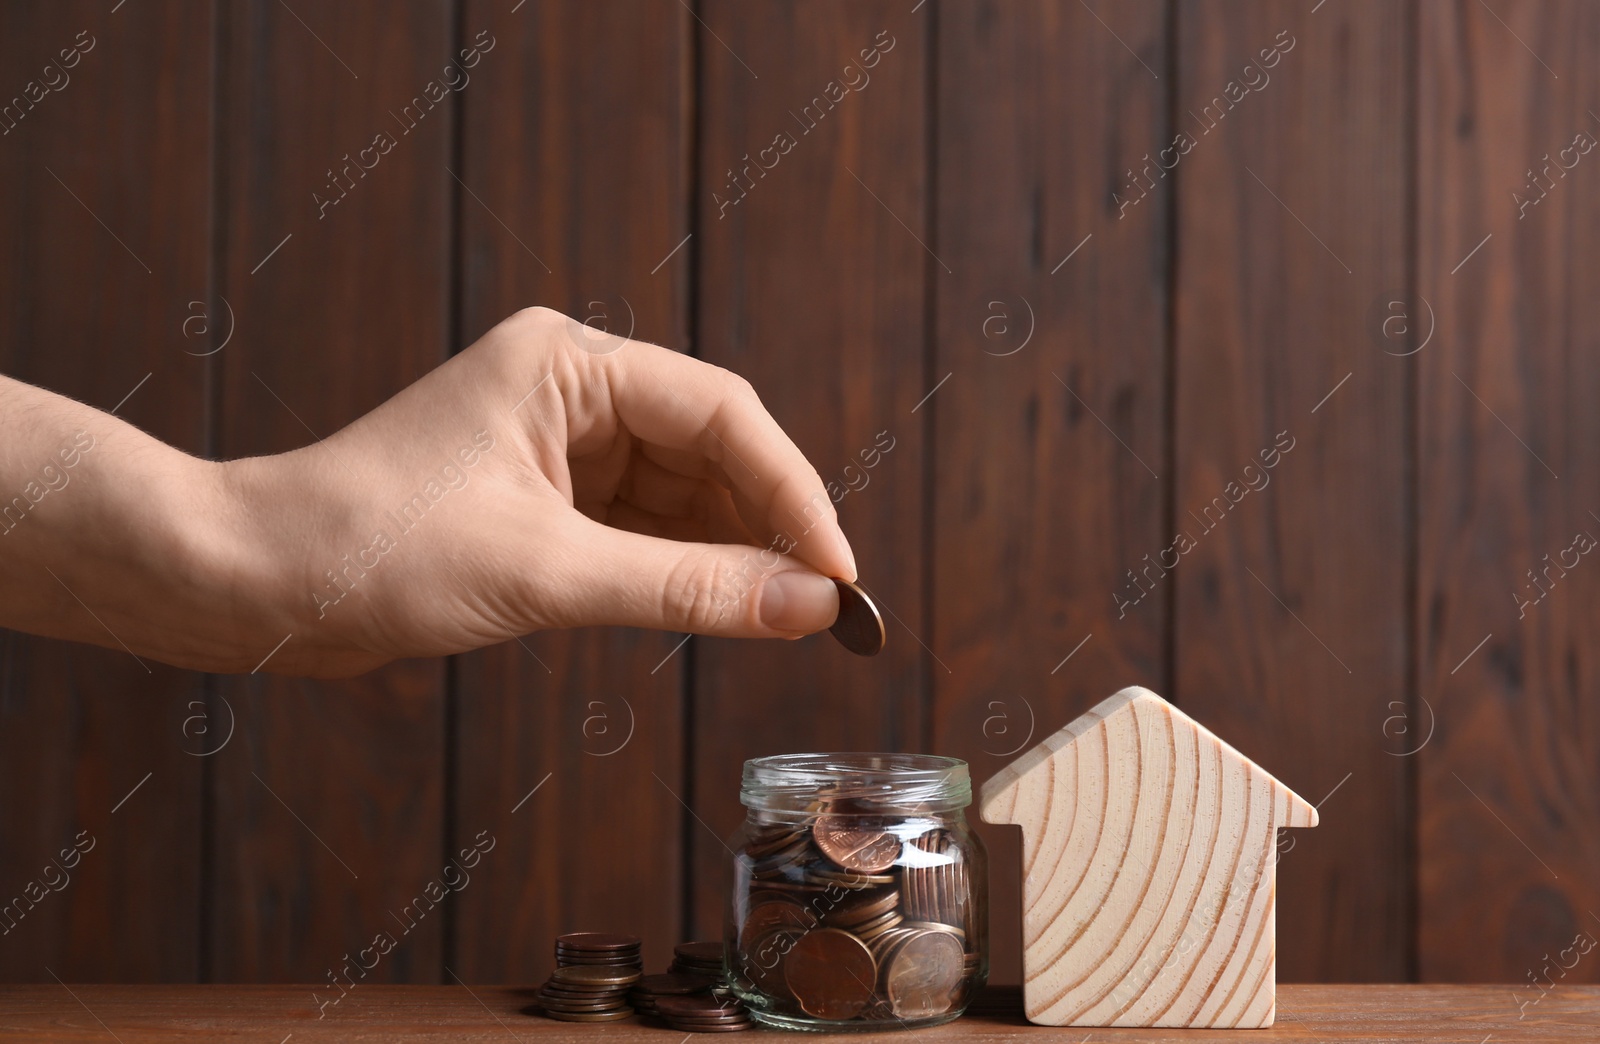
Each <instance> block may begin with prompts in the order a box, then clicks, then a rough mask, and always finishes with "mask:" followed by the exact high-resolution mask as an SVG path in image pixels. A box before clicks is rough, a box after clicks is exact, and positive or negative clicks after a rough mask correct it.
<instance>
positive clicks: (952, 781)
mask: <svg viewBox="0 0 1600 1044" xmlns="http://www.w3.org/2000/svg"><path fill="white" fill-rule="evenodd" d="M739 800H740V802H742V803H743V804H744V806H745V807H746V808H750V809H757V810H760V811H763V812H770V813H779V814H783V813H793V814H796V815H804V814H816V813H819V812H828V813H829V814H832V815H864V816H873V815H908V814H910V815H936V814H940V813H949V812H959V811H960V810H961V809H963V808H965V807H966V806H967V805H969V804H971V803H972V781H971V778H970V777H969V775H968V773H967V763H966V762H964V761H961V760H960V759H958V758H944V757H936V756H934V755H929V754H867V753H842V754H780V755H775V756H773V757H766V758H753V759H751V760H749V761H746V762H745V763H744V780H743V784H742V786H741V788H740V792H739Z"/></svg>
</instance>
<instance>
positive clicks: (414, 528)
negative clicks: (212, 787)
mask: <svg viewBox="0 0 1600 1044" xmlns="http://www.w3.org/2000/svg"><path fill="white" fill-rule="evenodd" d="M18 389H25V386H21V385H15V384H12V385H10V387H9V390H10V391H12V392H13V394H18V392H17V390H18ZM25 390H26V391H27V392H35V393H37V394H39V395H48V393H40V392H37V390H36V389H25ZM50 398H52V399H54V398H55V397H53V396H51V397H50ZM0 401H3V402H6V403H7V407H8V408H7V409H6V411H5V412H6V422H7V423H9V422H11V421H12V419H13V418H14V417H15V415H16V411H14V410H12V409H10V408H9V403H10V400H9V399H4V400H0ZM58 401H62V402H64V401H65V400H58ZM71 406H72V407H74V408H76V411H79V412H86V413H88V414H89V415H90V418H89V419H88V420H84V419H83V418H82V417H81V416H80V417H78V418H77V419H75V420H67V421H66V423H65V424H64V426H63V437H67V438H70V436H71V432H70V431H69V430H67V429H68V428H70V427H74V426H75V427H80V428H91V429H98V430H99V431H100V432H101V434H100V437H99V443H98V445H99V446H100V447H101V450H100V456H99V457H98V458H97V459H96V460H95V465H96V470H94V472H93V474H92V475H86V477H90V478H93V479H94V480H96V483H95V484H99V485H101V486H104V485H105V484H107V483H116V482H118V481H121V482H123V483H131V484H135V485H138V486H140V487H141V489H140V491H141V493H142V494H143V496H142V499H143V500H144V501H145V502H146V503H145V505H144V506H145V510H143V511H134V510H132V506H131V505H132V504H133V503H136V502H138V501H139V500H140V499H141V498H140V497H133V496H130V495H128V491H122V493H121V494H120V495H117V496H113V497H112V498H111V500H112V501H113V504H112V505H111V506H101V507H99V508H97V509H96V513H97V514H99V515H100V516H101V518H102V520H103V521H107V522H110V523H111V526H110V528H109V529H107V530H105V531H103V532H101V533H100V535H99V539H100V540H101V542H102V543H104V544H107V545H113V546H111V547H102V548H97V549H95V554H94V555H92V556H90V558H92V559H94V560H98V561H99V562H101V563H102V564H106V563H109V567H108V568H106V569H103V570H101V573H104V574H107V575H104V576H98V575H91V574H89V573H86V572H85V571H84V570H80V569H75V568H74V567H73V565H72V548H71V546H70V545H71V544H72V542H73V541H74V540H76V541H79V542H83V541H88V540H93V539H95V533H94V531H93V527H86V526H84V525H83V524H81V519H80V520H79V523H77V524H74V523H72V522H70V520H68V519H65V518H62V519H60V522H61V525H60V526H58V527H54V529H53V530H52V527H51V525H50V519H49V518H47V517H45V515H44V514H43V513H42V509H43V505H41V514H40V517H38V518H30V519H28V520H27V521H26V522H25V523H24V524H23V525H22V526H18V527H17V529H16V532H17V533H21V532H22V531H23V530H24V529H25V528H26V527H27V526H29V525H35V532H34V533H33V536H34V537H37V538H44V539H43V541H42V542H40V540H37V539H36V540H34V542H33V543H34V546H33V547H30V548H28V550H30V551H33V552H35V553H36V554H38V555H39V556H40V557H42V558H44V559H52V560H54V562H55V565H56V566H58V567H59V568H56V569H55V570H54V571H55V572H57V573H58V574H64V575H62V576H61V577H60V579H61V580H62V581H63V584H62V586H64V587H65V586H67V585H71V586H70V588H69V589H68V590H67V591H61V590H59V589H58V590H56V591H55V592H54V594H55V595H56V596H58V597H57V598H56V599H55V603H54V604H51V605H50V606H48V607H46V608H47V609H48V611H46V612H43V613H41V614H40V615H41V618H43V619H44V620H45V621H46V622H45V624H44V625H43V626H30V620H29V619H28V618H27V617H26V616H24V618H22V619H17V618H16V614H14V613H8V614H6V616H7V617H8V618H7V619H4V620H3V621H0V622H4V623H5V624H7V625H8V626H13V627H18V628H20V629H23V630H34V631H37V632H38V633H49V634H56V635H61V636H65V637H74V638H78V639H80V640H87V641H93V642H96V643H97V644H104V645H110V646H112V647H116V645H118V644H126V645H127V646H128V647H129V648H130V650H132V651H135V652H138V653H141V654H148V655H150V656H153V657H155V658H157V659H165V660H167V661H168V662H173V663H178V664H180V665H182V666H191V667H202V668H205V669H211V670H219V669H221V670H250V669H251V668H253V667H254V666H256V663H257V661H258V660H259V659H260V658H261V657H263V656H266V654H267V653H268V652H269V651H270V650H272V649H273V647H274V646H275V645H277V644H278V643H279V642H280V641H282V646H281V648H279V649H278V650H277V651H276V652H273V653H272V655H271V656H270V658H268V659H267V661H266V663H265V664H264V665H263V666H262V668H261V669H262V670H264V671H268V672H279V673H304V674H316V675H331V674H348V673H354V672H359V671H362V670H366V669H369V668H371V667H374V666H377V665H378V664H381V663H384V662H386V661H388V660H391V659H395V658H398V657H406V656H432V655H440V654H445V653H452V652H460V651H464V650H467V649H473V648H478V647H480V646H484V645H490V644H493V643H496V642H501V641H505V640H507V639H508V638H511V637H513V636H515V635H519V634H523V633H527V632H530V631H535V630H540V629H544V628H552V627H576V626H584V625H592V624H622V625H629V626H636V627H651V628H661V629H666V630H678V631H692V632H695V633H699V634H715V635H727V636H735V637H798V636H800V635H803V634H807V633H810V632H813V631H817V630H820V629H822V628H825V627H828V626H829V625H830V624H832V622H833V620H834V617H835V616H836V615H837V612H838V595H837V593H836V589H835V588H834V585H833V583H832V581H831V580H829V579H828V577H830V576H839V577H844V578H847V579H854V578H855V575H856V570H855V562H854V559H853V557H852V555H851V552H850V546H849V544H848V542H847V541H846V540H845V537H844V534H843V533H842V532H841V531H840V529H839V525H838V522H837V518H836V515H835V512H834V509H833V504H832V502H831V501H830V499H829V498H828V496H827V494H826V493H825V492H824V489H823V483H822V480H821V479H820V478H819V477H818V475H817V473H816V471H815V470H814V469H813V468H812V467H811V465H810V464H808V463H807V461H806V459H805V457H804V456H802V455H801V453H800V451H799V450H798V449H796V447H795V446H794V444H793V443H792V442H791V441H790V440H789V439H788V437H787V436H785V435H784V433H783V431H782V430H781V429H780V428H779V427H778V425H777V423H776V422H775V421H774V420H773V419H772V417H771V416H770V415H768V413H767V412H766V410H765V409H763V408H762V406H761V403H760V401H759V400H758V399H757V397H756V394H755V392H754V391H753V390H752V389H751V387H750V385H749V383H748V382H746V381H745V380H743V379H742V378H740V377H737V376H735V375H733V374H731V373H729V372H727V371H725V370H722V369H719V368H717V367H715V366H710V365H708V364H706V363H702V362H699V361H697V360H695V359H692V358H689V357H687V356H684V355H680V354H678V353H675V352H672V351H669V350H667V349H664V348H659V347H656V346H654V345H649V344H643V343H640V342H636V341H627V340H623V339H621V338H616V337H611V336H609V335H606V334H604V333H602V332H599V331H596V330H592V329H590V328H588V327H585V326H583V325H581V324H579V323H577V322H575V321H573V320H571V319H568V318H566V317H564V316H562V315H559V314H558V313H555V312H552V311H549V310H548V309H542V308H534V309H528V310H526V311H522V312H519V313H517V314H516V315H514V316H512V317H511V318H509V319H507V320H506V321H504V322H502V323H501V324H500V325H499V326H497V327H495V328H494V329H493V330H491V331H489V333H487V334H486V335H485V336H484V337H483V338H482V339H481V340H479V341H478V342H477V343H476V344H474V345H473V346H472V347H470V348H468V349H467V350H466V351H464V352H462V353H461V354H460V355H458V356H456V357H455V358H453V359H451V360H450V361H449V362H447V363H445V364H444V365H442V366H440V367H439V368H438V369H436V370H434V371H433V372H432V373H430V374H428V375H427V376H426V377H424V378H423V379H422V380H420V381H418V382H417V383H416V384H414V385H412V386H411V387H409V388H407V389H405V390H404V391H402V392H401V393H400V394H398V395H396V396H395V397H394V398H393V399H391V400H389V401H388V402H386V403H385V404H384V405H382V406H381V407H379V408H378V409H376V410H374V411H373V412H372V413H370V414H368V415H367V416H365V417H362V418H360V419H359V420H357V421H355V422H354V423H352V424H351V425H349V426H348V427H347V428H345V429H343V430H341V431H339V432H337V433H336V434H334V435H332V436H330V437H329V438H327V439H325V440H323V441H322V442H320V443H317V444H315V445H312V446H307V447H304V448H302V449H299V450H295V451H293V452H290V453H284V454H279V455H276V456H269V457H256V458H248V459H244V460H238V461H231V462H227V463H225V464H220V465H219V464H210V463H207V462H203V461H197V460H194V459H193V458H189V457H184V456H183V455H181V454H177V453H176V451H173V450H170V449H169V448H167V447H163V446H161V445H160V444H159V443H155V442H154V440H150V439H148V438H147V437H145V436H143V435H142V434H140V433H138V432H136V431H134V430H132V429H128V428H126V426H124V425H122V424H121V423H120V422H117V421H115V420H114V419H112V418H109V417H105V416H104V415H103V414H98V413H96V412H95V411H91V410H88V409H87V407H81V406H79V404H76V403H73V404H71ZM67 412H69V413H70V412H74V411H67ZM160 451H166V453H167V454H170V455H174V456H176V457H178V458H180V460H179V461H173V460H171V459H169V458H163V457H162V456H161V453H160ZM119 454H122V455H124V456H126V457H127V458H128V461H131V462H133V463H132V464H131V465H130V464H129V463H127V462H124V463H123V465H122V466H121V467H120V469H119V466H118V457H119ZM91 458H94V453H93V452H91V453H89V454H87V455H86V456H85V461H88V460H89V459H91ZM150 467H154V468H155V470H156V471H158V472H160V474H157V475H146V476H144V478H143V479H141V477H140V475H139V472H140V470H141V469H142V468H150ZM119 470H120V472H121V475H120V478H119ZM0 477H3V476H0ZM89 484H90V483H85V485H89ZM180 489H181V490H182V493H178V492H177V491H178V490H180ZM163 490H169V491H171V492H169V493H164V492H163ZM151 497H155V498H163V497H165V498H166V499H167V500H169V501H171V502H172V503H171V504H161V503H157V504H155V505H154V510H151V509H150V508H151V505H150V504H149V503H148V501H149V499H150V498H151ZM58 499H59V500H60V501H61V503H60V504H59V505H58V506H59V508H60V512H52V515H55V514H61V513H65V512H67V511H69V510H70V509H71V508H73V506H74V505H73V504H72V503H70V500H71V498H70V497H69V496H67V495H65V494H62V495H61V496H60V497H59V498H58ZM81 499H82V501H87V500H88V497H87V496H84V497H82V498H81ZM116 502H121V503H122V504H124V507H123V508H122V509H121V513H122V514H123V515H124V516H127V517H122V518H119V517H118V512H119V509H118V508H117V507H116V506H115V503H116ZM77 506H78V507H79V508H80V509H86V508H87V506H88V505H87V504H86V503H83V502H80V503H79V504H78V505H77ZM108 516H109V517H108ZM36 523H37V524H36ZM130 525H131V526H132V527H133V529H132V534H131V535H133V536H135V537H140V536H141V533H140V531H141V530H143V529H150V530H153V532H150V533H145V534H143V535H142V537H141V538H140V539H139V540H138V541H137V542H136V543H130V544H128V546H126V547H125V548H123V549H121V550H120V551H119V550H118V549H116V548H115V547H114V544H115V542H116V540H117V537H118V534H119V533H122V534H130V530H129V526H130ZM47 531H49V532H47ZM68 531H71V532H72V535H71V536H69V537H68V538H67V539H65V540H64V541H63V540H62V539H60V538H62V537H63V536H66V535H67V534H68ZM52 538H54V539H52ZM13 539H15V537H14V534H8V535H7V536H6V537H4V538H0V556H4V555H5V552H6V551H7V550H8V549H7V547H6V544H5V542H4V541H5V540H13ZM147 545H149V546H147ZM11 549H14V550H23V544H22V542H20V541H19V542H17V543H15V544H13V545H11ZM164 559H165V560H164ZM39 564H41V565H47V564H49V563H48V562H45V561H41V562H40V563H39ZM0 571H9V572H12V573H16V572H19V571H20V572H31V570H30V567H29V565H28V563H26V562H21V563H19V562H17V561H15V560H13V559H0ZM38 575H40V576H42V575H43V574H38ZM44 582H45V583H47V584H48V583H49V580H48V578H46V579H45V581H44ZM107 584H109V585H111V589H109V590H106V589H102V588H105V587H106V585H107ZM68 594H72V595H73V597H74V598H78V599H81V603H82V605H84V606H85V607H89V606H96V604H97V603H98V607H99V611H100V615H101V618H102V623H103V624H105V625H106V626H105V627H101V626H97V625H96V623H95V622H94V620H93V619H90V617H89V616H88V615H87V614H85V613H82V612H81V611H79V610H77V608H76V606H74V604H73V602H72V601H71V600H69V599H68V598H67V595H68ZM80 617H81V619H79V618H80ZM108 617H109V618H108ZM113 621H115V622H113ZM119 625H120V626H119ZM108 631H109V632H112V633H108ZM286 635H287V636H289V637H288V639H287V640H286V641H285V640H284V638H285V636H286ZM113 637H114V638H115V639H116V641H115V642H113V641H112V638H113Z"/></svg>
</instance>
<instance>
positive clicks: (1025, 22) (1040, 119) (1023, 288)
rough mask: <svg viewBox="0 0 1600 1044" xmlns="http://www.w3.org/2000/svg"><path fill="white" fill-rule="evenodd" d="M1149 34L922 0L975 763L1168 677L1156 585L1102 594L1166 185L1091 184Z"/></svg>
mask: <svg viewBox="0 0 1600 1044" xmlns="http://www.w3.org/2000/svg"><path fill="white" fill-rule="evenodd" d="M1095 8H1098V10H1097V9H1095ZM1102 19H1103V20H1104V21H1103V22H1102ZM1113 33H1114V34H1115V36H1116V37H1120V38H1121V39H1122V40H1123V41H1124V42H1126V44H1127V45H1128V47H1130V48H1132V53H1130V52H1129V51H1127V50H1124V49H1123V48H1122V47H1120V46H1118V44H1117V40H1116V39H1115V38H1114V37H1113V35H1112V34H1113ZM1166 47H1167V44H1166V28H1165V24H1164V16H1163V12H1162V10H1161V8H1160V7H1159V6H1158V5H1144V6H1143V7H1139V8H1119V7H1114V6H1111V5H1106V4H1098V5H1093V6H1092V7H1085V6H1084V5H1082V4H1079V3H1076V2H1062V3H1051V4H1041V5H1003V4H996V3H990V2H976V0H973V2H961V3H953V4H951V3H947V4H944V5H942V6H941V8H940V11H939V43H938V52H937V53H938V62H939V66H938V83H939V94H938V109H937V111H938V128H939V129H938V141H939V149H938V158H937V175H936V181H937V185H938V198H939V203H938V227H937V234H938V244H939V247H938V249H939V252H940V256H941V257H943V258H944V260H945V261H946V262H947V263H948V264H949V266H950V269H951V272H950V273H945V272H943V271H939V272H937V273H936V286H937V289H938V294H937V319H936V323H937V325H936V328H935V329H936V337H937V342H938V346H937V360H936V365H935V367H934V372H933V374H932V380H934V381H937V380H941V379H945V383H944V384H943V385H942V386H940V389H939V391H938V392H937V393H936V394H935V395H934V397H933V398H932V399H930V400H929V402H928V403H927V404H926V405H924V406H923V407H922V409H923V411H930V412H931V413H932V416H933V418H934V419H936V421H937V425H936V426H937V438H936V443H935V444H936V446H937V458H938V459H937V463H936V466H935V476H936V483H935V490H934V523H933V528H934V541H935V545H934V547H935V551H934V556H933V576H934V581H933V588H934V594H935V604H936V610H935V626H934V630H933V634H934V644H935V647H936V648H937V649H939V651H940V655H941V657H942V658H943V659H944V660H945V662H946V663H948V664H949V666H950V672H949V673H946V672H945V671H942V670H938V669H936V670H935V671H934V673H933V677H934V692H935V704H934V748H935V749H937V750H938V751H940V752H941V753H954V754H958V755H959V756H962V757H965V758H966V759H967V760H968V761H969V762H970V763H971V765H972V771H973V775H974V779H975V781H976V782H981V781H982V780H984V779H986V778H988V777H989V776H990V775H992V774H993V773H994V772H995V771H997V770H998V769H1000V768H1002V767H1003V766H1004V765H1006V764H1007V763H1008V762H1009V761H1010V760H1011V759H1012V758H1013V757H1014V756H1015V755H1016V754H1018V753H1020V752H1021V751H1022V750H1024V749H1026V748H1027V747H1028V746H1029V745H1030V744H1031V743H1034V742H1037V741H1038V740H1041V739H1043V738H1044V737H1045V736H1048V735H1049V734H1050V733H1051V732H1053V731H1054V730H1055V729H1057V728H1059V727H1060V726H1062V725H1064V724H1065V723H1067V722H1068V721H1071V720H1072V719H1073V718H1074V717H1076V716H1077V715H1078V714H1079V713H1081V712H1082V711H1084V710H1086V709H1088V707H1090V706H1092V705H1093V704H1095V703H1098V702H1099V701H1100V700H1102V699H1104V698H1105V697H1106V696H1108V695H1110V694H1111V693H1112V692H1114V691H1116V690H1117V689H1120V688H1122V687H1123V686H1126V685H1130V684H1134V683H1139V684H1143V685H1147V686H1150V687H1151V688H1154V689H1156V690H1158V691H1161V690H1164V689H1165V681H1166V678H1165V670H1164V658H1165V635H1166V622H1167V614H1166V609H1165V600H1166V598H1167V596H1168V592H1167V591H1158V592H1156V593H1155V594H1154V595H1153V596H1152V597H1150V598H1148V599H1146V600H1145V601H1144V602H1143V603H1142V604H1139V605H1138V606H1136V607H1133V608H1130V609H1128V610H1127V611H1126V612H1123V613H1120V614H1119V612H1118V609H1117V605H1116V602H1115V600H1114V599H1113V597H1112V595H1113V593H1114V592H1119V591H1121V590H1122V589H1123V587H1124V586H1125V585H1126V583H1127V577H1126V576H1125V575H1124V574H1125V571H1126V570H1127V569H1129V568H1137V567H1139V566H1141V565H1142V562H1141V558H1140V556H1142V555H1144V554H1145V553H1147V552H1154V551H1155V550H1156V549H1157V548H1158V547H1160V546H1162V545H1163V539H1162V538H1163V532H1162V530H1163V527H1164V521H1163V514H1164V489H1165V487H1164V485H1163V479H1162V478H1161V476H1169V475H1170V473H1169V471H1168V466H1167V461H1166V453H1167V428H1166V424H1167V422H1166V418H1165V406H1166V401H1165V400H1166V393H1165V389H1166V382H1165V374H1166V369H1167V364H1166V348H1165V336H1166V308H1167V304H1166V301H1167V275H1166V257H1167V235H1168V211H1169V206H1170V203H1169V200H1168V198H1167V197H1166V196H1160V197H1157V198H1155V199H1153V200H1151V201H1149V202H1147V203H1146V204H1145V205H1143V206H1141V207H1138V208H1135V209H1131V210H1130V212H1128V213H1127V214H1126V216H1119V211H1118V209H1117V208H1116V207H1115V206H1113V205H1112V200H1111V196H1110V188H1111V185H1112V184H1114V182H1115V179H1116V176H1117V175H1116V172H1117V171H1120V170H1121V169H1122V167H1124V166H1126V165H1128V164H1132V163H1134V162H1135V161H1137V160H1138V158H1139V157H1140V156H1141V155H1142V154H1143V153H1145V152H1146V151H1150V152H1152V153H1154V151H1155V150H1156V149H1158V148H1160V147H1162V146H1164V145H1166V144H1167V142H1166V141H1165V140H1162V134H1163V131H1162V128H1163V127H1164V126H1165V124H1166V113H1165V110H1166V97H1165V94H1166V91H1165V87H1164V82H1165V81H1163V80H1161V79H1158V78H1157V76H1158V73H1159V71H1160V70H1163V69H1165V67H1166V64H1167V52H1166ZM1169 137H1170V135H1169ZM1069 255H1070V260H1068V257H1069ZM947 374H948V379H946V375H947ZM930 384H931V382H930ZM1089 549H1093V552H1092V553H1089ZM1069 657H1070V659H1069ZM983 834H984V837H985V838H986V839H987V840H988V843H989V852H990V882H991V883H990V894H991V913H990V921H991V938H992V946H993V951H994V958H993V962H992V963H993V973H992V976H991V977H992V978H993V979H994V980H995V981H999V982H1017V981H1020V977H1021V966H1020V959H1019V958H1020V953H1021V927H1020V917H1021V914H1020V910H1021V907H1020V896H1019V892H1018V886H1019V884H1020V875H1021V869H1020V862H1019V858H1020V841H1019V839H1018V836H1017V831H1015V830H1013V829H1009V828H993V827H985V828H984V830H983Z"/></svg>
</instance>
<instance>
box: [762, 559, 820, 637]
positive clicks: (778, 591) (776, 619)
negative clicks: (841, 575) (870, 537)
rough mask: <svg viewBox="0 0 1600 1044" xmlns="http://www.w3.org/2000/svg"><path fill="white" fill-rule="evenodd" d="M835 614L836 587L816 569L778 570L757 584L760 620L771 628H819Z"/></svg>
mask: <svg viewBox="0 0 1600 1044" xmlns="http://www.w3.org/2000/svg"><path fill="white" fill-rule="evenodd" d="M838 616H839V589H838V588H836V587H834V586H833V581H832V580H829V579H828V578H827V577H825V576H823V575H822V574H820V573H811V572H807V571H805V570H801V569H795V570H790V571H789V572H786V573H778V574H777V575H775V576H771V577H768V578H767V582H766V583H765V584H763V585H762V586H761V622H762V623H763V624H764V625H766V626H767V627H770V628H772V629H773V630H774V631H791V632H792V631H804V632H807V633H810V632H812V631H820V630H822V629H823V628H824V627H831V626H833V621H834V620H835V619H837V618H838Z"/></svg>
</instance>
